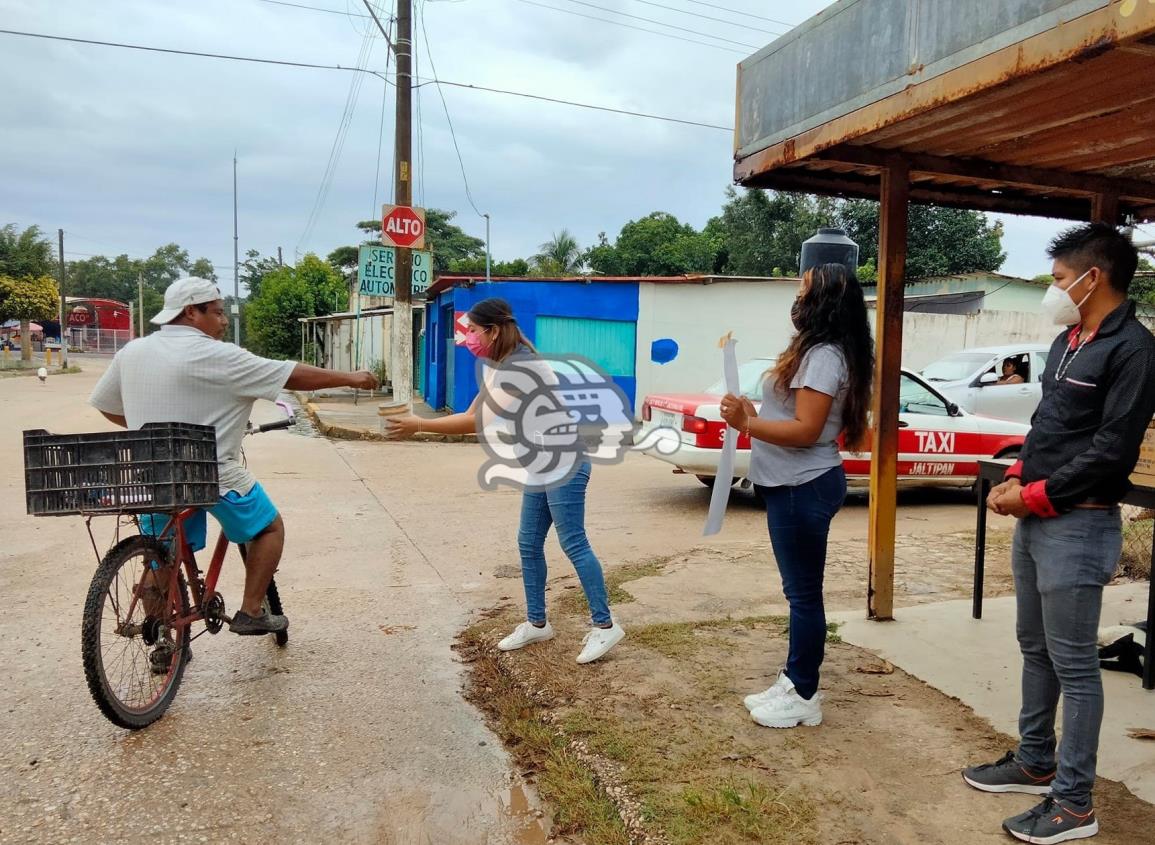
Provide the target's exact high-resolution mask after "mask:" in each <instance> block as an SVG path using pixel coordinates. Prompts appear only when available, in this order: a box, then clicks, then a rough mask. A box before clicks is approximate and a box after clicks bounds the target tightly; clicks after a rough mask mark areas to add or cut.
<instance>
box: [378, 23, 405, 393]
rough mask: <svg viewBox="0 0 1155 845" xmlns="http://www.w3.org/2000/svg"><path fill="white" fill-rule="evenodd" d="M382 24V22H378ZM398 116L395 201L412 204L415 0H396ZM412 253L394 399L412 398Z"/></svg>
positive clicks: (397, 323) (401, 259)
mask: <svg viewBox="0 0 1155 845" xmlns="http://www.w3.org/2000/svg"><path fill="white" fill-rule="evenodd" d="M378 25H380V22H378ZM393 52H394V53H395V55H396V57H397V85H396V87H397V119H396V136H395V142H394V150H395V151H396V153H395V155H396V171H395V173H394V178H395V182H394V197H395V199H394V202H395V203H396V204H397V205H406V206H411V205H413V179H412V168H411V167H410V163H411V161H412V157H413V109H412V106H413V0H397V40H396V42H395V44H394V45H393ZM412 277H413V254H412V253H411V252H410V250H408V249H398V250H397V271H396V277H395V279H394V286H395V291H396V293H395V296H394V297H393V401H394V403H404V404H406V405H408V404H409V403H410V402H412V401H413V285H412V282H413V278H412Z"/></svg>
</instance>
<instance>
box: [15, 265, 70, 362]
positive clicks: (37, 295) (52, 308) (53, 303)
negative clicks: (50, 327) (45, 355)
mask: <svg viewBox="0 0 1155 845" xmlns="http://www.w3.org/2000/svg"><path fill="white" fill-rule="evenodd" d="M59 308H60V290H59V289H58V288H57V287H56V281H55V280H54V279H53V278H52V277H51V276H22V277H19V278H17V277H13V276H5V275H0V322H5V321H7V320H19V321H20V358H21V360H24V361H31V360H32V333H31V331H30V328H29V324H30V323H31V322H32V321H33V320H54V319H56V316H57V314H58V309H59Z"/></svg>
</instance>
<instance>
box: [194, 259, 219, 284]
mask: <svg viewBox="0 0 1155 845" xmlns="http://www.w3.org/2000/svg"><path fill="white" fill-rule="evenodd" d="M188 274H189V275H190V276H196V277H197V278H198V279H208V280H209V281H210V282H219V281H220V279H218V277H217V271H216V268H215V267H213V263H212V262H211V261H209V260H208V259H207V258H198V259H197V260H196V261H194V262H193V263H192V266H191V267H189V269H188Z"/></svg>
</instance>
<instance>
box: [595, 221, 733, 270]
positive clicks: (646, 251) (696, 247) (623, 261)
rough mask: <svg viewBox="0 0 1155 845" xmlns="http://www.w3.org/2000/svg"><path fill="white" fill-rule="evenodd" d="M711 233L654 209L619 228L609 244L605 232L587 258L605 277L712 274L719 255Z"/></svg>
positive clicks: (714, 238)
mask: <svg viewBox="0 0 1155 845" xmlns="http://www.w3.org/2000/svg"><path fill="white" fill-rule="evenodd" d="M718 251H719V249H718V243H717V238H716V236H715V235H714V234H713V233H707V232H698V231H697V230H695V229H694V227H693V226H690V225H688V224H685V223H681V222H679V221H678V218H676V217H674V215H672V214H667V213H666V212H664V211H655V212H653V213H652V214H649V215H647V216H646V217H643V218H641V219H640V220H631V221H630V222H629V223H627V224H626V225H625V226H623V227H622V231H621V233H620V234H619V235H618V238H617V241H616V242H615V243H614V244H612V245H611V244H610V243H609V240H608V239H607V238H606V236H605V233H601V234H600V235H598V245H597V246H595V247H593V248H592V249H590V250H589V252H588V253H587V254H586V260H587V262H588V263H589V266H590V268H591V269H593V270H594V271H596V272H598V273H600V274H602V275H606V276H676V275H681V274H685V273H711V272H713V271H714V269H715V264H716V259H717V255H718Z"/></svg>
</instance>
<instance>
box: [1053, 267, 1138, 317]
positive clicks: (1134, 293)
mask: <svg viewBox="0 0 1155 845" xmlns="http://www.w3.org/2000/svg"><path fill="white" fill-rule="evenodd" d="M1137 269H1138V271H1139V273H1141V274H1147V273H1155V264H1152V263H1151V261H1150V260H1149V259H1147V258H1143V257H1142V256H1140V258H1139V267H1138V268H1137ZM1047 281H1048V282H1050V281H1051V276H1050V275H1049V274H1048V275H1047ZM1130 292H1131V298H1132V299H1134V300H1135V301H1136V302H1139V303H1142V304H1143V305H1147V306H1155V277H1153V276H1147V275H1139V276H1136V277H1135V279H1134V281H1132V282H1131V291H1130Z"/></svg>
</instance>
